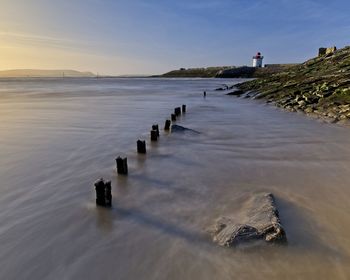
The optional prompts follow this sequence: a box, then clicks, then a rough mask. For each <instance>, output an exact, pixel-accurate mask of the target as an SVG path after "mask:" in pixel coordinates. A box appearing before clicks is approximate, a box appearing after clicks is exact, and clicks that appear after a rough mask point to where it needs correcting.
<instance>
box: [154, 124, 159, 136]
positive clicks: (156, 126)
mask: <svg viewBox="0 0 350 280" xmlns="http://www.w3.org/2000/svg"><path fill="white" fill-rule="evenodd" d="M152 130H156V131H157V134H158V137H159V135H160V134H159V126H158V124H154V125H152Z"/></svg>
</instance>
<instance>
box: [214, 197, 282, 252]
mask: <svg viewBox="0 0 350 280" xmlns="http://www.w3.org/2000/svg"><path fill="white" fill-rule="evenodd" d="M237 217H239V218H237ZM211 233H212V236H213V241H214V242H216V243H218V244H219V245H220V246H227V247H234V246H237V245H239V244H242V243H247V242H253V241H258V240H262V241H265V242H268V243H284V242H286V241H287V237H286V233H285V231H284V229H283V227H282V225H281V221H280V219H279V215H278V210H277V208H276V205H275V200H274V197H273V195H272V194H271V193H259V194H255V195H253V196H252V197H251V198H250V199H248V200H247V201H246V202H245V204H244V206H243V208H242V211H241V213H239V215H235V216H232V217H221V218H219V219H218V220H217V221H216V223H215V226H214V228H213V229H212V230H211Z"/></svg>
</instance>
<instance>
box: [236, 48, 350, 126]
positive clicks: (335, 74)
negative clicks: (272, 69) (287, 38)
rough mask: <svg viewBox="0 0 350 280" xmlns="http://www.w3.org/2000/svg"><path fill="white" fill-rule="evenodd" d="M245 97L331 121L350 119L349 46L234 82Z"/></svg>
mask: <svg viewBox="0 0 350 280" xmlns="http://www.w3.org/2000/svg"><path fill="white" fill-rule="evenodd" d="M237 87H238V88H239V89H240V90H242V91H244V92H246V93H247V94H246V95H247V96H250V97H254V98H261V99H265V100H266V101H267V102H273V103H275V104H276V105H277V106H279V107H283V108H285V109H287V110H289V111H302V112H305V113H306V114H308V115H311V116H314V117H317V118H323V119H326V120H328V121H331V122H339V121H342V122H346V121H347V120H348V119H350V47H345V48H343V49H340V50H338V51H335V52H334V53H328V54H324V55H322V56H319V57H316V58H313V59H310V60H308V61H306V62H304V63H302V64H299V65H296V66H293V67H290V68H288V69H287V70H284V71H282V72H280V73H277V74H274V75H271V76H270V77H267V78H262V79H257V80H253V81H249V82H245V83H242V84H239V85H237Z"/></svg>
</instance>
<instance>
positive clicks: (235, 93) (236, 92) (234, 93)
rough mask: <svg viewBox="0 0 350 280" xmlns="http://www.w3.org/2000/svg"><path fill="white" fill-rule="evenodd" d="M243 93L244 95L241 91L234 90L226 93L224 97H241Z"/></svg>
mask: <svg viewBox="0 0 350 280" xmlns="http://www.w3.org/2000/svg"><path fill="white" fill-rule="evenodd" d="M243 93H244V91H243V90H240V89H237V90H234V91H231V92H229V93H227V94H226V95H236V96H241V95H242V94H243Z"/></svg>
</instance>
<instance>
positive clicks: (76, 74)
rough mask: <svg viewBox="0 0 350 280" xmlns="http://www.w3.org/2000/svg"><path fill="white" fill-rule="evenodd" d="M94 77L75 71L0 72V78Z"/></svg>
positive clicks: (17, 70)
mask: <svg viewBox="0 0 350 280" xmlns="http://www.w3.org/2000/svg"><path fill="white" fill-rule="evenodd" d="M63 76H64V77H95V76H96V75H95V74H93V73H91V72H79V71H75V70H36V69H14V70H4V71H0V77H6V78H7V77H8V78H12V77H18V78H23V77H40V78H41V77H42V78H45V77H46V78H55V77H63Z"/></svg>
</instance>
